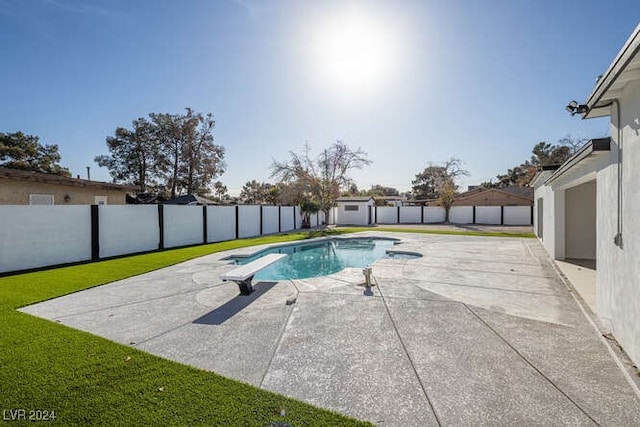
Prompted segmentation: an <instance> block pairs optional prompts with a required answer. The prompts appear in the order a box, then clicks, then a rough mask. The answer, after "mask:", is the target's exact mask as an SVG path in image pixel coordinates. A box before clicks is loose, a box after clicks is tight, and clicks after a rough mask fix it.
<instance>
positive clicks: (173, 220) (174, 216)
mask: <svg viewBox="0 0 640 427" xmlns="http://www.w3.org/2000/svg"><path fill="white" fill-rule="evenodd" d="M202 230H203V218H202V206H179V205H165V206H164V247H165V248H173V247H176V246H186V245H195V244H198V243H204V242H203V241H202Z"/></svg>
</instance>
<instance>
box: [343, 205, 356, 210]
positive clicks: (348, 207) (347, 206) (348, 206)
mask: <svg viewBox="0 0 640 427" xmlns="http://www.w3.org/2000/svg"><path fill="white" fill-rule="evenodd" d="M358 208H359V206H358V205H345V206H344V210H345V211H357V210H358Z"/></svg>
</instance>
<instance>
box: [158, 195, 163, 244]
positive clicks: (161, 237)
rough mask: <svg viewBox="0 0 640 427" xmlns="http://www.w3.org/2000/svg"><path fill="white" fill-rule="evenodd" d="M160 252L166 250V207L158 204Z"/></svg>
mask: <svg viewBox="0 0 640 427" xmlns="http://www.w3.org/2000/svg"><path fill="white" fill-rule="evenodd" d="M158 237H159V239H158V250H162V249H164V205H163V204H160V203H159V204H158Z"/></svg>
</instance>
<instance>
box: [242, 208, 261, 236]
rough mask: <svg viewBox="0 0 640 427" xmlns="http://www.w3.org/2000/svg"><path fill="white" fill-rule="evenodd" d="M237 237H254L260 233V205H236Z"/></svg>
mask: <svg viewBox="0 0 640 427" xmlns="http://www.w3.org/2000/svg"><path fill="white" fill-rule="evenodd" d="M238 209H239V210H238V223H239V227H238V237H239V238H241V239H242V238H244V237H254V236H259V235H260V206H256V205H240V206H238Z"/></svg>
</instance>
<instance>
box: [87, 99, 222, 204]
mask: <svg viewBox="0 0 640 427" xmlns="http://www.w3.org/2000/svg"><path fill="white" fill-rule="evenodd" d="M214 126H215V122H214V120H213V116H212V115H211V114H206V115H205V114H202V113H194V111H193V110H191V109H190V108H187V109H186V113H185V114H167V113H150V114H149V119H145V118H140V119H138V120H135V121H134V122H133V129H132V130H128V129H125V128H117V129H116V132H115V136H114V137H109V138H107V147H108V148H109V152H110V154H109V155H102V156H97V157H96V158H95V161H96V162H97V163H98V165H100V166H105V167H107V168H108V169H109V173H110V174H111V176H112V177H113V178H114V180H115V181H116V182H119V181H122V182H127V183H131V184H135V185H138V187H139V188H140V190H141V191H145V190H147V189H148V188H149V187H154V188H158V189H167V191H168V192H169V193H170V194H171V197H176V196H177V195H178V194H185V193H186V194H198V195H204V194H206V193H208V192H209V189H208V187H209V185H210V184H211V182H212V181H213V180H214V179H216V178H217V177H218V176H219V175H221V174H222V173H224V168H225V164H224V154H225V151H224V147H222V146H220V145H216V144H214V142H213V128H214Z"/></svg>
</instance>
